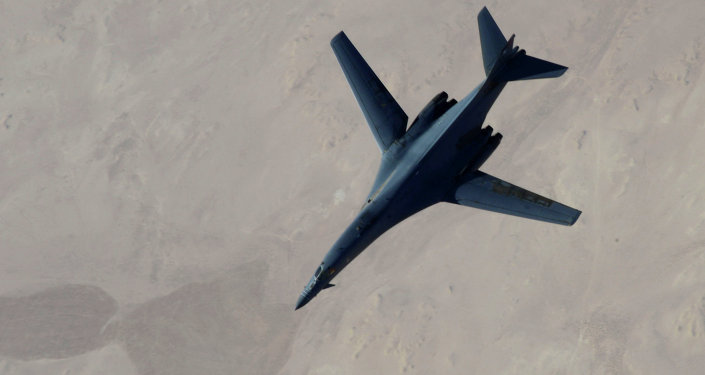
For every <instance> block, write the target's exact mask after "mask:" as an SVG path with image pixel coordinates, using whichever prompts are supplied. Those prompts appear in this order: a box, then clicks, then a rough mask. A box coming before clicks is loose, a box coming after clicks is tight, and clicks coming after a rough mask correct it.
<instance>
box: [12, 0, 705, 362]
mask: <svg viewBox="0 0 705 375" xmlns="http://www.w3.org/2000/svg"><path fill="white" fill-rule="evenodd" d="M485 5H486V6H487V7H488V8H489V10H490V11H491V12H492V15H493V16H494V18H495V20H496V21H497V23H498V25H499V27H500V28H501V29H502V31H503V32H504V33H505V35H506V36H507V37H509V36H510V35H511V34H516V38H515V44H517V45H519V46H520V47H521V48H524V49H526V51H527V53H529V54H531V55H533V56H536V57H539V58H542V59H546V60H549V61H553V62H556V63H559V64H562V65H565V66H568V67H569V70H568V71H567V72H566V73H565V74H564V75H563V76H562V77H560V78H558V79H550V80H536V81H526V82H523V81H520V82H511V83H509V84H508V85H507V87H506V89H505V90H504V92H503V93H502V95H501V96H500V97H499V99H498V100H497V102H496V104H495V105H494V107H493V108H492V110H491V111H490V113H489V115H488V117H487V123H488V124H491V125H492V127H493V128H494V129H495V131H499V132H501V133H502V134H503V135H504V138H503V140H502V144H501V145H500V147H499V148H498V149H497V150H496V151H495V153H494V154H493V156H492V157H491V158H490V159H489V160H488V162H487V163H486V164H485V165H484V166H483V167H482V170H484V171H486V172H488V173H491V174H493V175H495V176H497V177H500V178H503V179H506V180H508V181H511V182H513V183H516V184H517V185H520V186H522V187H524V188H526V189H529V190H531V191H534V192H536V193H539V194H542V195H545V196H547V197H551V198H554V199H556V200H557V201H560V202H562V203H565V204H568V205H570V206H572V207H575V208H577V209H580V210H582V211H583V214H582V216H581V217H580V219H579V220H578V222H577V223H576V224H575V225H574V226H572V227H564V226H557V225H552V224H547V223H543V222H536V221H531V220H526V219H521V218H516V217H510V216H504V215H500V214H495V213H491V212H486V211H480V210H474V209H470V208H467V207H460V206H455V205H451V204H438V205H435V206H433V207H431V208H429V209H426V210H424V211H422V212H421V213H419V214H416V215H415V216H413V217H411V218H410V219H407V220H406V221H404V222H402V223H401V224H400V225H397V226H396V227H395V228H393V229H392V230H390V231H389V232H387V233H385V234H384V235H383V236H382V237H381V238H380V239H379V240H377V241H376V242H375V243H373V244H372V245H371V246H370V247H369V248H368V249H367V250H366V251H365V252H364V253H363V254H362V255H360V256H359V257H358V258H357V259H356V260H355V261H354V262H352V263H351V264H350V265H349V266H348V267H347V268H346V269H345V270H344V271H343V272H341V273H340V275H338V276H337V278H336V280H335V284H336V286H335V287H334V288H330V289H326V290H324V291H322V292H321V293H320V294H319V296H318V297H317V298H316V299H315V300H313V301H312V302H311V303H309V304H308V305H306V306H305V307H304V308H302V309H300V310H298V311H296V312H294V303H295V302H296V299H297V297H298V295H299V293H300V291H301V288H302V287H303V286H304V285H305V283H306V282H307V281H308V279H309V277H310V276H311V274H312V273H313V271H314V269H315V268H316V266H317V265H318V264H319V262H320V259H321V257H322V256H323V255H324V254H325V253H326V251H328V249H329V248H330V246H331V245H332V244H333V242H334V241H335V240H336V239H337V237H338V235H340V233H341V232H342V231H343V230H344V229H345V227H346V226H347V225H348V224H349V223H350V221H351V220H352V219H353V218H354V217H355V215H356V213H357V212H358V211H359V209H360V206H361V205H362V203H363V200H364V199H365V197H366V195H367V193H368V191H369V188H370V186H371V184H372V182H373V180H374V176H375V172H376V170H377V166H378V163H379V161H380V152H379V149H378V147H377V145H376V144H375V141H374V138H373V136H372V135H371V134H370V130H369V129H368V126H367V124H366V123H365V119H364V117H363V115H362V112H361V111H360V109H359V107H358V104H357V102H356V101H355V98H354V96H353V94H352V92H351V90H350V88H349V86H348V84H347V82H346V80H345V78H344V76H343V73H342V71H341V69H340V67H339V65H338V62H337V61H336V58H335V56H334V54H333V52H332V51H331V49H330V46H329V42H330V39H331V38H332V37H333V36H334V35H335V34H337V33H338V32H339V31H340V30H345V33H346V34H347V35H348V37H349V38H350V40H351V41H352V42H353V43H354V44H355V46H356V47H357V49H358V50H359V51H360V53H361V54H362V55H363V56H364V57H365V59H366V60H367V62H368V63H369V64H370V66H371V67H372V68H373V69H374V70H375V72H376V73H377V75H378V76H379V77H380V79H381V80H382V81H383V82H384V83H385V85H386V86H387V88H388V89H389V91H390V92H391V94H392V95H393V96H394V97H395V98H396V100H397V101H398V102H399V104H400V105H401V107H402V108H403V109H404V110H405V112H406V113H407V114H408V115H409V117H410V121H411V120H412V119H413V117H414V116H415V115H416V114H417V113H418V111H419V110H420V109H421V108H422V107H423V106H424V105H425V104H426V103H427V102H428V100H430V99H431V98H432V97H433V96H434V95H435V94H437V93H438V92H440V91H446V92H447V93H448V94H449V96H450V97H453V98H456V99H460V98H462V97H464V96H465V95H466V94H467V93H468V92H469V91H470V90H471V89H472V88H473V87H475V85H477V84H478V83H479V82H480V81H481V80H482V79H483V78H484V71H483V65H482V57H481V49H480V40H479V36H478V28H477V20H476V19H477V18H476V17H477V13H478V12H479V11H480V9H482V7H483V6H485ZM703 25H705V3H703V2H702V1H699V0H684V1H678V2H659V1H655V0H632V1H600V2H579V1H572V0H571V1H564V2H561V1H555V0H540V1H534V2H511V1H491V2H489V3H482V2H476V1H435V2H431V1H410V2H401V1H390V2H383V3H380V2H375V1H367V0H365V1H362V2H342V1H333V2H330V1H299V2H287V1H258V2H246V1H224V0H223V1H219V0H213V1H179V2H160V1H155V0H148V1H140V2H131V1H80V0H77V1H43V0H42V1H35V2H10V1H5V2H0V36H1V38H0V123H1V124H2V126H0V175H2V177H1V178H0V373H2V374H11V375H15V374H47V373H58V374H69V373H70V374H94V373H107V374H125V375H134V374H176V375H179V374H233V373H235V374H282V375H288V374H292V375H294V374H315V375H328V374H341V375H347V374H360V373H383V374H396V373H405V374H429V373H438V374H466V373H489V374H492V373H501V374H519V373H521V374H527V373H528V374H547V373H549V374H554V373H555V374H575V373H581V374H582V373H595V374H665V373H678V374H698V373H701V371H702V369H703V368H705V194H703V192H704V191H705V177H704V176H705V173H704V172H705V167H704V166H703V163H702V160H705V147H703V145H704V144H705V106H703V103H705V75H703V70H704V68H705V27H704V26H703Z"/></svg>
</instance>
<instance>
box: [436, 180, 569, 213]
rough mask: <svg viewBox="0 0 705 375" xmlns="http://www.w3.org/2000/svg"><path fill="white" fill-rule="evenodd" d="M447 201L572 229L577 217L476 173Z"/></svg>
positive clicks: (564, 208)
mask: <svg viewBox="0 0 705 375" xmlns="http://www.w3.org/2000/svg"><path fill="white" fill-rule="evenodd" d="M447 200H448V201H449V202H451V203H456V204H460V205H463V206H468V207H474V208H480V209H483V210H487V211H494V212H499V213H503V214H507V215H514V216H519V217H525V218H528V219H534V220H541V221H547V222H549V223H555V224H561V225H573V224H574V223H575V222H576V221H577V220H578V217H579V216H580V213H581V212H580V211H578V210H576V209H574V208H571V207H568V206H566V205H564V204H561V203H558V202H555V201H552V200H551V199H548V198H546V197H542V196H540V195H538V194H536V193H532V192H530V191H528V190H526V189H522V188H520V187H518V186H515V185H512V184H510V183H509V182H506V181H503V180H501V179H499V178H497V177H494V176H491V175H488V174H487V173H483V172H480V171H476V172H474V173H472V174H470V175H468V177H467V178H465V179H464V180H463V181H462V182H461V184H460V185H459V186H458V187H457V189H456V190H455V192H454V194H453V195H452V196H451V197H449V198H448V199H447Z"/></svg>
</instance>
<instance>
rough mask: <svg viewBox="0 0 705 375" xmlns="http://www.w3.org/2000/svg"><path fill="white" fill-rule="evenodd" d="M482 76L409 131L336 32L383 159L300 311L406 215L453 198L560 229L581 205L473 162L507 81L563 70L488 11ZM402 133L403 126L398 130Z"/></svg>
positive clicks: (490, 141)
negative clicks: (519, 42)
mask: <svg viewBox="0 0 705 375" xmlns="http://www.w3.org/2000/svg"><path fill="white" fill-rule="evenodd" d="M478 25H479V30H480V39H481V42H482V52H483V63H484V67H485V72H486V74H487V77H486V78H485V80H484V81H482V82H481V83H480V84H479V85H478V86H477V87H475V89H473V90H472V91H471V92H470V93H469V94H468V95H467V96H465V97H464V98H463V99H462V100H461V101H460V102H457V103H456V102H455V100H450V101H447V100H446V99H447V94H445V93H444V92H442V93H440V94H438V95H437V96H436V97H434V98H433V99H432V100H431V102H429V104H427V105H426V107H424V109H422V111H421V112H420V113H419V116H417V118H416V120H415V121H414V122H412V125H411V126H410V127H409V129H405V128H406V122H407V119H408V118H407V116H406V114H405V113H404V112H403V110H402V109H401V107H399V105H398V104H397V103H396V101H395V100H394V98H393V97H392V96H391V95H390V94H389V92H388V91H387V89H386V88H385V87H384V85H383V84H382V83H381V81H379V79H378V78H377V76H376V75H375V74H374V72H373V71H372V69H371V68H370V67H369V66H368V65H367V63H366V62H365V61H364V59H363V58H362V56H361V55H360V54H359V53H358V51H357V50H356V49H355V47H354V46H353V45H352V43H351V42H350V41H349V39H348V38H347V36H346V35H345V34H344V33H343V32H342V31H341V32H340V33H339V34H338V35H336V36H335V37H334V38H333V39H332V40H331V46H332V47H333V50H334V52H335V54H336V57H337V58H338V61H339V62H340V65H341V67H342V68H343V71H344V73H345V76H346V78H347V80H348V82H349V83H350V86H351V87H352V89H353V93H354V94H355V97H356V99H357V101H358V103H359V104H360V107H361V109H362V111H363V114H364V115H365V118H366V119H367V122H368V124H369V125H370V129H371V130H372V133H373V135H374V136H375V139H376V141H377V144H378V146H379V147H380V149H381V150H382V162H381V165H380V168H379V171H378V173H377V177H376V178H375V182H374V184H373V186H372V189H371V191H370V194H369V196H368V197H367V200H366V202H365V204H364V205H363V207H362V209H361V210H360V213H359V214H358V215H357V217H356V218H355V219H354V220H353V222H352V223H351V224H350V225H349V226H348V227H347V229H345V231H344V232H343V234H342V235H341V236H340V238H339V239H338V240H337V241H336V242H335V244H333V247H332V248H331V249H330V251H328V253H327V254H326V255H325V257H324V258H323V261H322V262H321V264H320V265H319V266H318V268H317V269H316V271H315V273H314V275H313V277H311V279H310V280H309V282H308V284H307V285H306V287H305V288H304V290H303V292H302V293H301V295H300V296H299V299H298V301H297V303H296V307H295V309H299V308H301V307H302V306H303V305H305V304H306V303H308V302H309V301H310V300H311V299H312V298H313V297H315V296H316V295H317V294H318V293H319V292H320V291H321V290H322V289H326V288H328V287H330V286H332V284H330V282H331V280H332V279H333V278H334V277H335V276H336V275H337V274H338V273H339V272H340V271H341V270H342V269H343V268H345V266H347V265H348V264H349V263H350V262H351V261H352V260H353V259H355V257H357V256H358V255H359V254H360V253H361V252H362V251H363V250H365V249H366V248H367V247H368V246H369V245H370V244H371V243H372V242H373V241H375V240H376V239H377V238H378V237H379V236H380V235H382V234H383V233H384V232H386V231H387V230H389V229H390V228H392V227H393V226H394V225H396V224H398V223H399V222H401V221H403V220H404V219H406V218H408V217H409V216H411V215H413V214H415V213H417V212H419V211H421V210H423V209H425V208H427V207H429V206H431V205H433V204H435V203H439V202H450V203H456V204H461V205H465V206H469V207H475V208H481V209H485V210H489V211H495V212H501V213H506V214H510V215H515V216H521V217H526V218H531V219H536V220H542V221H547V222H552V223H557V224H563V225H572V224H574V223H575V221H576V220H577V219H578V217H579V216H580V211H578V210H575V209H573V208H570V207H568V206H565V205H563V204H560V203H558V202H554V201H553V200H551V199H548V198H545V197H542V196H540V195H538V194H535V193H532V192H530V191H528V190H525V189H522V188H520V187H518V186H515V185H512V184H510V183H508V182H506V181H503V180H501V179H499V178H497V177H493V176H490V175H488V174H486V173H484V172H481V171H479V170H478V168H479V167H480V166H481V165H482V164H483V163H484V162H485V161H486V160H487V158H488V157H489V156H490V155H491V154H492V153H493V152H494V150H495V149H496V148H497V146H498V145H499V143H500V141H501V138H502V136H501V134H499V133H497V134H494V135H492V128H491V127H489V126H486V127H484V128H482V124H483V123H484V121H485V118H486V116H487V113H488V112H489V110H490V108H491V107H492V105H493V104H494V102H495V100H496V99H497V97H498V96H499V94H500V93H501V92H502V90H503V89H504V87H505V86H506V84H507V82H508V81H515V80H521V79H535V78H550V77H558V76H560V75H562V74H563V72H565V70H566V69H567V68H566V67H564V66H561V65H557V64H554V63H551V62H548V61H543V60H540V59H537V58H534V57H531V56H528V55H526V53H525V52H524V51H523V50H520V49H519V48H518V47H515V46H513V39H514V36H512V37H511V38H510V39H509V41H507V40H506V39H505V38H504V35H503V34H502V32H501V31H500V30H499V28H498V27H497V25H496V23H495V22H494V20H493V19H492V17H491V16H490V14H489V12H488V11H487V9H486V8H483V9H482V11H481V12H480V14H479V15H478ZM404 130H406V131H404Z"/></svg>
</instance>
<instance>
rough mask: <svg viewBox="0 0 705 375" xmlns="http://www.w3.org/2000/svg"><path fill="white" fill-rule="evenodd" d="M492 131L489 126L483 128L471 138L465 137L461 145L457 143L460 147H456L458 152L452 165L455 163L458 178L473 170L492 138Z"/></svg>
mask: <svg viewBox="0 0 705 375" xmlns="http://www.w3.org/2000/svg"><path fill="white" fill-rule="evenodd" d="M492 131H493V129H492V127H491V126H489V125H488V126H485V127H484V128H482V129H481V130H480V131H479V132H478V131H475V132H474V134H473V135H472V137H470V135H468V136H467V137H466V138H467V139H466V140H465V141H464V142H462V144H461V143H458V145H460V147H458V145H456V147H458V148H459V150H458V154H457V156H456V161H455V162H454V163H457V164H456V168H458V170H459V171H460V172H458V176H461V175H463V174H465V173H467V172H471V171H473V170H474V169H473V168H475V165H476V161H477V160H479V159H480V157H482V156H483V154H484V152H485V150H486V149H487V145H488V144H489V142H490V141H491V139H492V138H494V136H492ZM500 137H501V136H500Z"/></svg>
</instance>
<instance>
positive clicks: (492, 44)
mask: <svg viewBox="0 0 705 375" xmlns="http://www.w3.org/2000/svg"><path fill="white" fill-rule="evenodd" d="M477 26H478V27H479V28H480V44H481V45H482V62H483V63H484V64H485V74H486V75H490V72H491V71H492V67H493V66H494V63H495V61H496V60H497V58H498V57H499V56H500V55H501V54H502V50H503V49H504V47H505V46H506V45H507V38H505V37H504V34H502V30H500V29H499V26H497V23H496V22H494V19H493V18H492V15H491V14H490V11H489V10H487V7H483V8H482V10H481V11H480V14H478V15H477Z"/></svg>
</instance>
